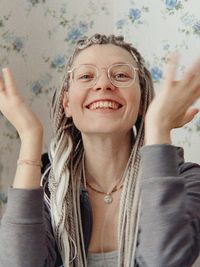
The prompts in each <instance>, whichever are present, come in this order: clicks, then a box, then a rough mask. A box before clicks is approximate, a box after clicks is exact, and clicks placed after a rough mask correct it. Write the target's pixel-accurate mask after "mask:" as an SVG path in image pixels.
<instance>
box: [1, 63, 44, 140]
mask: <svg viewBox="0 0 200 267" xmlns="http://www.w3.org/2000/svg"><path fill="white" fill-rule="evenodd" d="M2 73H3V77H2V78H1V77H0V111H1V112H2V113H3V115H4V116H5V117H6V118H7V119H8V120H9V121H10V123H11V124H12V125H13V126H14V127H15V128H16V130H17V131H18V133H19V136H20V138H21V139H22V138H26V136H27V137H28V135H29V134H34V133H36V132H37V131H42V124H41V122H40V120H39V119H38V118H37V116H36V115H35V114H34V113H33V112H32V111H31V109H30V108H29V107H28V105H26V104H25V102H24V100H23V98H22V96H21V95H20V94H19V92H18V91H17V89H16V86H15V82H14V79H13V75H12V73H11V71H10V69H8V68H5V69H3V70H2Z"/></svg>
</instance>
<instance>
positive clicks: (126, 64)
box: [67, 63, 139, 89]
mask: <svg viewBox="0 0 200 267" xmlns="http://www.w3.org/2000/svg"><path fill="white" fill-rule="evenodd" d="M84 65H86V66H91V67H93V68H94V69H96V71H97V78H96V80H95V83H94V84H93V85H92V86H90V87H87V88H88V89H90V88H92V87H93V86H95V85H96V84H97V81H98V79H99V77H100V75H99V70H102V69H104V70H106V68H100V69H99V68H97V67H96V66H94V65H92V64H81V65H79V66H75V67H73V68H72V69H70V70H68V71H67V73H68V74H70V75H72V74H73V71H74V70H75V69H76V68H79V67H80V66H84ZM121 65H123V66H130V67H131V68H132V70H133V71H134V79H132V81H131V83H130V84H129V85H125V86H120V87H129V86H131V85H132V84H133V83H134V82H135V78H136V72H137V71H139V68H137V67H135V66H134V65H132V64H130V63H116V64H115V63H114V64H111V65H110V66H109V67H108V68H107V77H108V79H109V81H110V82H111V84H112V85H114V86H115V87H118V86H116V85H115V84H113V82H112V80H111V77H110V72H109V71H110V69H111V68H112V67H113V66H121ZM72 80H73V81H74V78H73V77H72Z"/></svg>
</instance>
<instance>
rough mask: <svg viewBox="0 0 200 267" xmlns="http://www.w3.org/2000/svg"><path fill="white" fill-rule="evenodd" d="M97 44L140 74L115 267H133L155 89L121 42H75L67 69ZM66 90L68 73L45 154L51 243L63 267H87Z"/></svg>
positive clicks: (78, 153) (77, 138)
mask: <svg viewBox="0 0 200 267" xmlns="http://www.w3.org/2000/svg"><path fill="white" fill-rule="evenodd" d="M95 44H99V45H101V44H113V45H116V46H119V47H122V48H124V49H125V50H127V51H128V52H129V53H130V56H132V57H133V58H134V60H135V62H136V64H137V67H138V69H139V71H138V76H139V83H140V89H141V112H140V115H139V116H138V118H137V121H136V123H135V125H133V127H134V128H135V129H136V137H135V142H134V145H133V148H132V152H131V155H130V158H129V162H128V166H127V169H126V173H125V178H124V186H123V190H122V194H121V200H120V212H119V223H118V245H119V247H118V249H119V252H118V255H119V257H118V266H125V267H130V266H134V260H135V249H136V241H137V233H138V223H139V208H140V190H139V179H138V177H139V176H138V170H139V164H140V155H139V149H140V147H141V146H142V145H143V143H144V118H145V114H146V111H147V108H148V106H149V104H150V102H151V100H152V98H153V96H154V90H153V83H152V79H151V75H150V72H149V71H148V70H147V68H146V66H145V62H144V60H143V58H142V56H141V55H140V53H139V52H138V51H137V49H136V48H134V47H133V46H132V45H131V44H129V43H126V42H125V41H124V38H123V37H122V36H114V35H109V36H106V35H100V34H95V35H93V36H91V37H89V38H87V37H85V38H83V39H81V40H79V41H78V42H77V44H76V47H75V50H74V52H73V54H72V56H71V57H70V59H69V61H68V64H67V69H69V68H70V67H71V66H72V64H73V61H74V59H75V57H76V56H77V55H78V54H79V53H80V52H81V51H82V50H84V49H86V48H87V47H89V46H92V45H95ZM68 87H69V76H68V75H67V71H66V73H65V76H64V79H63V83H62V86H61V88H60V90H56V91H55V93H54V96H53V100H52V109H51V119H52V124H53V131H54V138H53V139H52V140H51V143H50V150H49V153H50V160H51V170H50V175H49V190H50V193H51V195H50V199H49V207H50V213H51V221H52V228H53V232H54V237H55V239H56V242H57V245H58V249H59V252H60V254H61V257H62V260H63V264H64V266H65V267H68V266H77V267H79V266H87V259H86V254H85V247H84V240H83V231H82V225H81V213H80V184H81V176H82V168H83V166H82V157H83V143H82V138H81V133H80V131H79V130H78V129H77V128H76V127H75V125H74V123H73V120H72V118H67V117H66V115H65V112H64V108H63V105H62V101H63V96H64V91H65V90H68Z"/></svg>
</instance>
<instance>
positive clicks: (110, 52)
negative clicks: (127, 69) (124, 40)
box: [73, 44, 137, 67]
mask: <svg viewBox="0 0 200 267" xmlns="http://www.w3.org/2000/svg"><path fill="white" fill-rule="evenodd" d="M119 62H124V63H130V64H133V65H135V66H136V65H137V64H136V62H135V60H134V58H133V56H132V55H131V54H130V53H129V52H128V51H127V50H126V49H124V48H122V47H119V46H116V45H113V44H102V45H99V44H95V45H92V46H90V47H87V48H86V49H84V50H82V51H81V52H79V54H78V55H77V56H76V57H75V59H74V62H73V66H77V65H80V64H93V65H95V66H99V67H101V66H102V67H105V66H109V65H111V64H114V63H119Z"/></svg>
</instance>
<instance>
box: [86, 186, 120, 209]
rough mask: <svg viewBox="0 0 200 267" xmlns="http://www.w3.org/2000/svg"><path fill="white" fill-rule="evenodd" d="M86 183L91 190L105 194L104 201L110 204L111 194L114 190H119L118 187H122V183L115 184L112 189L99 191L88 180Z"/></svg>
mask: <svg viewBox="0 0 200 267" xmlns="http://www.w3.org/2000/svg"><path fill="white" fill-rule="evenodd" d="M86 185H87V186H88V187H89V188H90V189H92V190H93V191H95V192H97V193H99V194H102V195H105V196H104V202H105V203H106V204H111V203H112V202H113V196H112V194H113V193H114V192H116V191H118V190H119V189H120V188H122V186H123V184H121V185H119V186H116V185H115V186H114V188H113V189H112V190H109V191H108V192H103V191H100V190H98V189H96V188H94V187H93V186H91V185H90V184H89V183H88V181H86Z"/></svg>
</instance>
